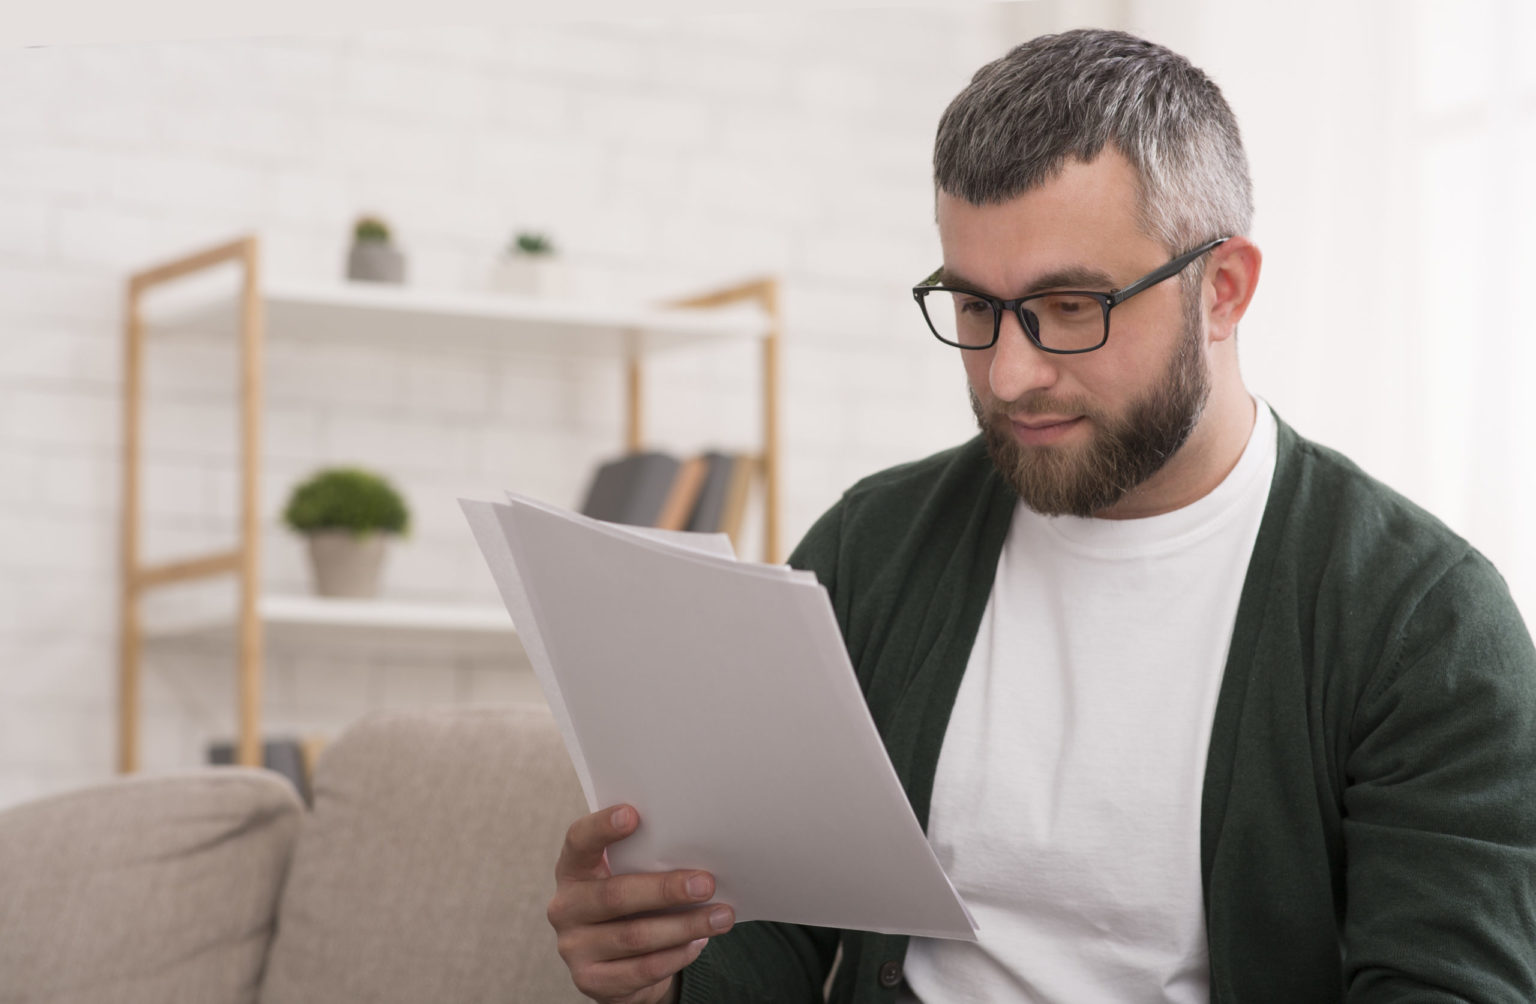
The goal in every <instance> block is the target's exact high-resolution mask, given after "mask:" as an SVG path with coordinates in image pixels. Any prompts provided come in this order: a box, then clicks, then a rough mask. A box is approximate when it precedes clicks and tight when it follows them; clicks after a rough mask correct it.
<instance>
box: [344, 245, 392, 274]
mask: <svg viewBox="0 0 1536 1004" xmlns="http://www.w3.org/2000/svg"><path fill="white" fill-rule="evenodd" d="M347 278H348V279H356V280H360V281H362V282H393V283H403V282H405V255H403V254H401V253H400V252H399V251H396V250H395V249H394V247H392V246H391V245H388V244H380V243H379V242H378V241H363V242H362V243H359V244H353V245H352V252H351V254H349V255H347Z"/></svg>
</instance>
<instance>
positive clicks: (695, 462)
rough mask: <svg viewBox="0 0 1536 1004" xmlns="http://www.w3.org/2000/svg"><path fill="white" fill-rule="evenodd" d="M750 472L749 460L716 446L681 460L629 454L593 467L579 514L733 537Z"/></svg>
mask: <svg viewBox="0 0 1536 1004" xmlns="http://www.w3.org/2000/svg"><path fill="white" fill-rule="evenodd" d="M755 470H756V461H755V460H754V458H752V457H750V456H747V455H743V454H731V453H723V452H720V451H718V450H711V451H709V452H707V453H704V454H702V455H700V456H697V457H689V458H687V459H678V458H677V457H674V456H671V455H669V454H666V453H661V452H658V451H654V450H653V451H648V452H644V453H630V454H626V455H625V456H622V457H619V458H617V459H614V460H610V461H608V462H606V463H604V464H601V465H600V466H599V467H598V469H597V471H596V472H595V473H594V474H593V476H592V483H591V486H590V487H589V488H588V490H587V497H586V501H585V502H584V503H583V504H582V506H581V513H582V515H584V516H590V517H592V518H593V519H600V520H603V521H605V522H609V523H625V524H628V525H631V526H651V527H660V528H661V529H664V530H690V531H693V532H696V533H725V534H728V535H730V536H731V537H732V538H733V539H734V538H736V536H737V535H738V533H739V532H740V530H741V525H742V519H743V514H744V513H745V512H746V507H747V496H748V493H749V492H750V490H751V485H752V476H753V473H754V471H755Z"/></svg>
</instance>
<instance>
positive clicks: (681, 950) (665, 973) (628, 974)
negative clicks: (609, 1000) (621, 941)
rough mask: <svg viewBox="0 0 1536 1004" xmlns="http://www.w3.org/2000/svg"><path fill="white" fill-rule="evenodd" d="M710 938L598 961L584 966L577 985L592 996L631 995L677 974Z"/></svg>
mask: <svg viewBox="0 0 1536 1004" xmlns="http://www.w3.org/2000/svg"><path fill="white" fill-rule="evenodd" d="M708 941H709V939H708V938H699V939H698V940H697V941H691V942H689V943H688V944H686V945H682V946H680V947H678V948H669V949H666V950H664V951H660V952H652V953H651V954H649V955H639V956H635V957H633V958H628V959H621V960H618V961H615V962H598V963H594V964H593V965H591V966H590V967H587V968H586V969H584V970H583V972H582V974H581V976H579V977H578V978H577V980H576V987H577V989H579V990H580V991H581V992H582V993H584V994H587V995H588V996H589V997H604V998H606V997H624V996H628V995H629V994H632V993H635V992H636V991H638V990H644V989H646V988H647V987H652V986H655V985H656V984H658V983H664V982H666V981H667V980H669V979H671V978H672V977H674V976H676V975H677V973H678V971H679V970H681V969H682V968H683V967H684V966H687V965H689V964H690V963H692V962H693V960H694V959H697V958H698V957H699V953H700V952H702V951H703V950H704V946H705V945H706V944H707V943H708Z"/></svg>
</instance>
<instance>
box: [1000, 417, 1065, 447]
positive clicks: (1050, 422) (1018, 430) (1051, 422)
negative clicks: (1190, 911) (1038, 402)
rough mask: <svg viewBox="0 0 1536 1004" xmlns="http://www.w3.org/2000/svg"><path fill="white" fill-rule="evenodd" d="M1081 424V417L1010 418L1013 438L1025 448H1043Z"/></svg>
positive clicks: (1009, 422)
mask: <svg viewBox="0 0 1536 1004" xmlns="http://www.w3.org/2000/svg"><path fill="white" fill-rule="evenodd" d="M1082 423H1083V416H1081V415H1075V416H1062V415H1027V416H1020V417H1018V418H1010V419H1009V420H1008V424H1009V425H1010V426H1011V427H1012V429H1013V436H1014V438H1015V439H1017V440H1018V441H1019V442H1020V443H1022V444H1024V445H1026V446H1044V445H1046V444H1048V443H1054V442H1056V441H1057V440H1059V439H1062V438H1064V437H1065V436H1068V435H1070V434H1071V432H1072V430H1073V429H1076V428H1077V427H1078V426H1079V425H1081V424H1082Z"/></svg>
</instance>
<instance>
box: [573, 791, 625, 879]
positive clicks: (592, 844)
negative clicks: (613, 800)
mask: <svg viewBox="0 0 1536 1004" xmlns="http://www.w3.org/2000/svg"><path fill="white" fill-rule="evenodd" d="M639 825H640V814H639V813H638V812H636V811H635V807H634V806H632V805H616V806H610V807H609V808H606V809H599V810H598V811H597V812H594V813H592V814H591V815H588V816H582V817H581V818H580V819H578V820H576V822H574V823H572V824H571V827H570V829H568V830H566V831H565V845H564V846H563V847H562V848H561V849H560V860H559V861H558V862H557V863H556V864H555V879H556V881H565V880H569V879H592V878H605V877H607V875H608V862H607V860H606V859H605V858H604V857H603V851H604V850H606V849H607V847H608V845H609V844H611V843H613V842H615V841H617V840H623V839H624V838H625V837H627V836H629V835H630V834H631V833H633V832H635V827H637V826H639Z"/></svg>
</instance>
